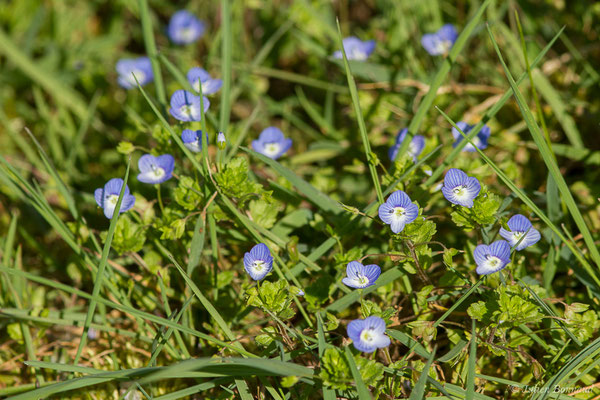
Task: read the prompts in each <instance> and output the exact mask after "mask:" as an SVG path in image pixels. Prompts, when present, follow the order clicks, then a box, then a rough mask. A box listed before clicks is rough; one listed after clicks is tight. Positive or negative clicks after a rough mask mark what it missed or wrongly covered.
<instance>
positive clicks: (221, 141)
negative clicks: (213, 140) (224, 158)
mask: <svg viewBox="0 0 600 400" xmlns="http://www.w3.org/2000/svg"><path fill="white" fill-rule="evenodd" d="M226 146H227V139H225V134H224V133H223V132H219V134H218V135H217V147H218V148H219V149H221V150H225V147H226Z"/></svg>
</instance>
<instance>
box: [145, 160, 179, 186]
mask: <svg viewBox="0 0 600 400" xmlns="http://www.w3.org/2000/svg"><path fill="white" fill-rule="evenodd" d="M138 168H139V169H140V173H139V175H138V176H137V178H138V181H140V182H144V183H153V184H155V183H163V182H165V181H168V180H169V179H171V177H172V176H173V168H175V159H174V158H173V156H172V155H170V154H163V155H162V156H157V157H154V156H153V155H152V154H144V155H143V156H141V157H140V159H139V160H138Z"/></svg>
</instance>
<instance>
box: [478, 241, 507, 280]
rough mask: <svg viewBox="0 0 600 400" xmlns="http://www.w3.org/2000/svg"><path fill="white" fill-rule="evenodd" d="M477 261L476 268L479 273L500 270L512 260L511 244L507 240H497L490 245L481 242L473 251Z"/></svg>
mask: <svg viewBox="0 0 600 400" xmlns="http://www.w3.org/2000/svg"><path fill="white" fill-rule="evenodd" d="M473 258H474V259H475V263H477V269H476V270H475V271H476V272H477V273H478V274H479V275H489V274H493V273H494V272H498V271H500V270H501V269H503V268H504V267H506V264H508V263H509V262H510V245H509V244H508V242H507V241H506V240H496V241H495V242H494V243H492V244H490V245H489V246H488V245H486V244H480V245H479V246H477V247H475V250H474V251H473Z"/></svg>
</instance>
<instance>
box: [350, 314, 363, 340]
mask: <svg viewBox="0 0 600 400" xmlns="http://www.w3.org/2000/svg"><path fill="white" fill-rule="evenodd" d="M364 328H365V321H364V320H363V319H355V320H354V321H351V322H350V323H349V324H348V326H347V327H346V333H347V334H348V337H349V338H350V339H352V340H353V341H358V340H360V333H361V332H362V330H363V329H364Z"/></svg>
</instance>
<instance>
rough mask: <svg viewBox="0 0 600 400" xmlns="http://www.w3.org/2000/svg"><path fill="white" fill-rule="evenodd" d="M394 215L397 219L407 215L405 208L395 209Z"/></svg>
mask: <svg viewBox="0 0 600 400" xmlns="http://www.w3.org/2000/svg"><path fill="white" fill-rule="evenodd" d="M393 213H394V215H395V216H396V217H403V216H404V214H405V213H406V210H405V209H404V207H394V210H393Z"/></svg>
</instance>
